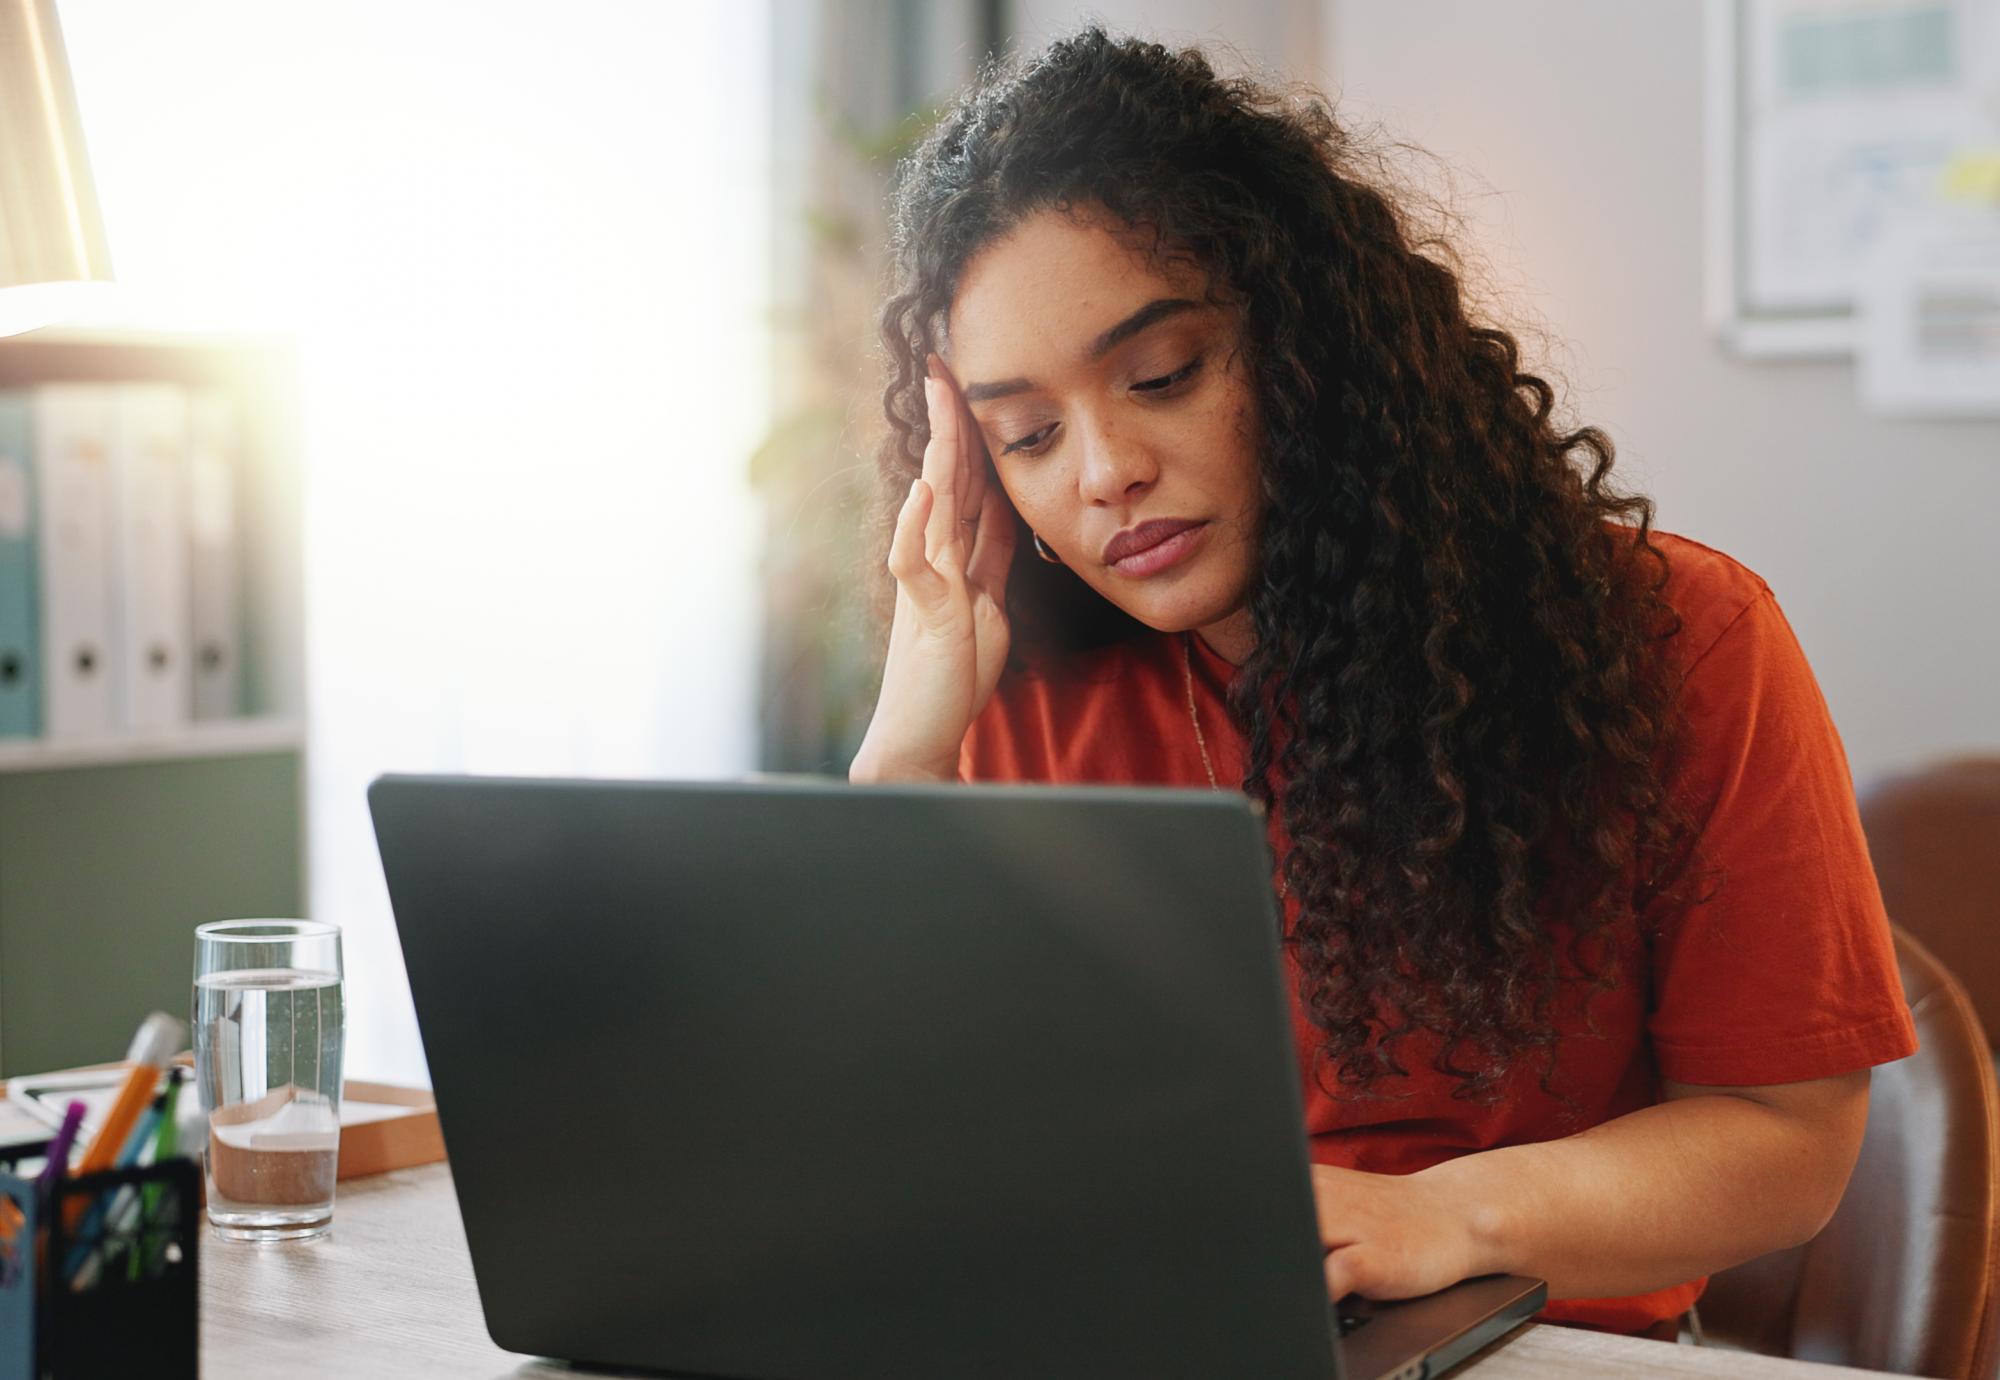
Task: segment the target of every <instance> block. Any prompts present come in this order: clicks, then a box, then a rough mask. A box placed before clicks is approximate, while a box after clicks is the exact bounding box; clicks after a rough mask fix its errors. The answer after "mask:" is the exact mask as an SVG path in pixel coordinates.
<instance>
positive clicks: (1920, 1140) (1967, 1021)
mask: <svg viewBox="0 0 2000 1380" xmlns="http://www.w3.org/2000/svg"><path fill="white" fill-rule="evenodd" d="M1896 960H1897V963H1898V965H1899V966H1900V968H1901V969H1902V975H1903V995H1904V997H1905V999H1907V1000H1908V1002H1909V1003H1910V1012H1911V1014H1912V1015H1913V1016H1914V1017H1915V1018H1916V1025H1917V1039H1918V1041H1919V1043H1920V1045H1921V1048H1920V1049H1919V1050H1918V1051H1917V1053H1915V1054H1913V1055H1911V1056H1910V1057H1909V1058H1907V1059H1902V1060H1898V1061H1897V1062H1896V1063H1893V1064H1884V1065H1882V1066H1881V1067H1880V1068H1877V1069H1876V1070H1875V1073H1874V1078H1873V1079H1872V1081H1871V1083H1870V1087H1869V1099H1868V1132H1867V1135H1866V1137H1865V1139H1864V1140H1863V1141H1862V1145H1861V1157H1860V1159H1859V1160H1858V1161H1857V1162H1856V1164H1855V1166H1854V1177H1853V1178H1852V1179H1850V1180H1849V1181H1848V1185H1847V1195H1846V1197H1844V1198H1843V1199H1841V1203H1840V1207H1839V1209H1838V1210H1837V1211H1836V1212H1835V1213H1834V1216H1833V1220H1832V1221H1831V1222H1829V1223H1828V1224H1827V1226H1826V1230H1824V1231H1822V1232H1821V1233H1820V1234H1819V1235H1818V1236H1816V1237H1814V1238H1813V1239H1812V1240H1811V1241H1809V1242H1807V1243H1806V1244H1805V1245H1803V1246H1799V1247H1797V1248H1795V1249H1793V1250H1789V1251H1779V1252H1777V1253H1776V1254H1773V1255H1767V1256H1764V1257H1762V1258H1760V1259H1757V1260H1753V1261H1750V1262H1749V1263H1748V1264H1745V1265H1741V1266H1738V1267H1737V1268H1735V1269H1733V1270H1725V1271H1723V1272H1722V1273H1720V1274H1718V1275H1716V1276H1715V1278H1714V1279H1712V1280H1711V1281H1710V1282H1709V1286H1708V1292H1707V1293H1705V1294H1704V1295H1703V1296H1702V1299H1701V1303H1700V1305H1699V1307H1698V1309H1697V1312H1698V1314H1699V1318H1700V1325H1701V1329H1702V1332H1703V1333H1704V1334H1705V1336H1706V1338H1707V1340H1708V1341H1710V1342H1718V1341H1719V1342H1722V1343H1725V1344H1728V1345H1731V1346H1740V1347H1743V1348H1745V1349H1747V1350H1750V1351H1757V1352H1762V1353H1764V1354H1766V1355H1774V1356H1791V1357H1796V1358H1798V1359H1800V1360H1808V1361H1827V1362H1833V1363H1836V1364H1839V1365H1847V1366H1862V1367H1866V1368H1869V1369H1873V1370H1888V1371H1896V1372H1900V1373H1902V1374H1905V1375H1931V1376H1951V1377H1960V1378H1961V1380H1991V1377H1993V1376H1994V1375H1995V1374H1996V1373H2000V1094H1996V1089H1995V1083H1994V1078H1993V1064H1992V1057H1991V1052H1990V1050H1989V1048H1988V1046H1987V1043H1986V1033H1985V1030H1984V1029H1983V1028H1982V1027H1981V1025H1980V1024H1979V1018H1978V1016H1977V1015H1976V1014H1974V1012H1973V1009H1972V1004H1971V1002H1970V1001H1969V1000H1968V999H1967V997H1966V994H1965V989H1964V988H1962V987H1961V986H1960V985H1959V984H1958V982H1957V981H1956V980H1955V979H1954V978H1953V977H1952V975H1951V973H1950V972H1948V971H1947V970H1946V969H1945V968H1944V966H1943V965H1942V964H1940V963H1939V962H1938V961H1937V959H1936V958H1934V957H1932V956H1931V954H1930V953H1929V952H1928V951H1927V950H1925V948H1924V947H1923V946H1922V945H1920V944H1918V943H1917V942H1916V941H1915V940H1914V939H1912V938H1911V937H1910V936H1909V935H1908V934H1907V933H1905V932H1904V931H1903V930H1902V929H1901V928H1900V927H1899V928H1897V930H1896Z"/></svg>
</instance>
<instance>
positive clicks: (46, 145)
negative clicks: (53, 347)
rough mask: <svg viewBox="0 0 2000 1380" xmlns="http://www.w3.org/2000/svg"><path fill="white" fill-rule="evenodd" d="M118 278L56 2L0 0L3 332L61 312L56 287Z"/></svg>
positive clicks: (0, 307) (0, 318)
mask: <svg viewBox="0 0 2000 1380" xmlns="http://www.w3.org/2000/svg"><path fill="white" fill-rule="evenodd" d="M110 279H111V253H110V250H109V249H108V248H107V246H106V244H105V240H104V222H103V217H102V216H101V215H100V214H99V212H98V208H97V189H96V187H95V185H94V184H93V183H92V182H91V179H90V160H89V159H88V158H87V157H86V156H85V154H84V148H83V126H82V124H81V123H80V122H79V120H78V119H77V113H76V91H75V88H74V87H73V86H72V85H71V84H70V75H69V59H68V58H67V56H66V55H65V54H64V52H63V42H62V30H61V29H60V28H59V27H58V26H57V24H56V11H55V3H54V0H0V335H10V334H13V333H14V332H16V331H22V330H28V329H30V328H32V327H34V326H39V325H44V324H46V323H47V322H49V321H51V320H53V319H55V318H56V317H57V316H59V315H60V314H61V310H62V309H61V306H60V304H59V289H57V288H56V286H55V285H59V284H72V283H97V282H109V281H110Z"/></svg>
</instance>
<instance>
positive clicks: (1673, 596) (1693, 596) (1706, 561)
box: [1649, 532, 1776, 674]
mask: <svg viewBox="0 0 2000 1380" xmlns="http://www.w3.org/2000/svg"><path fill="white" fill-rule="evenodd" d="M1649 540H1650V541H1651V543H1652V545H1653V547H1654V549H1655V550H1657V551H1658V552H1659V553H1660V554H1661V556H1663V557H1664V558H1665V560H1666V563H1667V579H1666V584H1665V585H1664V586H1663V587H1662V588H1661V590H1660V597H1661V598H1663V599H1664V600H1666V602H1667V605H1668V607H1669V608H1671V609H1672V610H1673V611H1674V615H1675V617H1676V618H1677V620H1678V621H1679V627H1678V629H1677V630H1676V631H1675V633H1674V635H1673V638H1672V646H1673V648H1674V661H1675V662H1676V664H1677V665H1678V666H1679V668H1680V670H1681V672H1682V674H1687V673H1689V672H1691V671H1692V670H1693V669H1694V668H1695V667H1696V666H1698V665H1700V664H1701V662H1702V661H1703V660H1704V659H1705V658H1706V657H1707V656H1708V654H1709V653H1710V652H1712V651H1714V650H1715V648H1716V646H1717V645H1718V644H1719V643H1721V642H1722V641H1723V639H1724V637H1725V636H1726V635H1727V634H1729V632H1730V631H1731V629H1733V628H1736V627H1737V626H1738V625H1739V624H1741V623H1743V622H1745V621H1746V619H1747V620H1750V621H1756V620H1758V619H1759V618H1761V617H1762V616H1763V615H1764V614H1765V613H1766V611H1769V612H1770V613H1775V612H1776V605H1775V603H1774V601H1773V600H1772V596H1771V587H1770V586H1769V585H1767V584H1766V583H1764V579H1763V577H1762V576H1760V575H1759V574H1757V572H1756V571H1754V570H1752V569H1750V568H1749V567H1748V566H1746V565H1744V564H1743V563H1742V562H1741V561H1739V560H1737V559H1736V558H1734V557H1733V556H1729V555H1725V554H1724V553H1723V552H1720V551H1717V550H1716V549H1715V548H1714V547H1712V546H1705V545H1703V544H1702V543H1701V542H1698V541H1695V540H1694V539H1693V538H1691V537H1684V536H1679V535H1677V534H1675V533H1672V532H1654V533H1652V534H1651V535H1650V537H1649Z"/></svg>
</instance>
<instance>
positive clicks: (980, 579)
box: [965, 484, 1016, 605]
mask: <svg viewBox="0 0 2000 1380" xmlns="http://www.w3.org/2000/svg"><path fill="white" fill-rule="evenodd" d="M1015 536H1016V533H1015V531H1014V506H1013V505H1012V504H1011V503H1009V502H1008V501H1007V495H1006V494H1004V493H1002V492H1001V491H1000V487H999V486H998V485H997V484H996V485H994V486H992V487H990V488H988V489H987V490H986V496H985V499H984V500H983V501H982V502H981V503H980V505H979V529H978V535H977V536H976V537H975V538H974V539H973V543H972V556H971V558H970V559H969V560H967V562H966V565H965V578H966V580H967V581H968V582H969V583H971V584H973V585H975V586H977V587H979V588H981V589H984V590H986V591H987V592H988V593H990V594H991V595H992V596H993V598H994V600H995V601H996V602H998V603H1001V604H1002V605H1004V604H1005V602H1006V601H1005V595H1006V590H1007V572H1008V571H1009V570H1010V569H1011V568H1012V567H1013V564H1014V542H1015Z"/></svg>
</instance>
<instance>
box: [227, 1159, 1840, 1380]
mask: <svg viewBox="0 0 2000 1380" xmlns="http://www.w3.org/2000/svg"><path fill="white" fill-rule="evenodd" d="M201 1270H202V1290H201V1292H202V1320H201V1321H202V1326H201V1332H202V1374H203V1375H204V1376H207V1377H208V1378H209V1380H237V1378H238V1377H242V1378H243V1380H250V1377H256V1380H264V1378H265V1377H270V1376H283V1377H286V1380H319V1377H327V1378H328V1380H331V1378H332V1377H336V1376H337V1377H341V1380H347V1377H351V1376H357V1375H366V1376H370V1377H373V1378H374V1380H400V1378H401V1377H409V1378H410V1380H444V1377H455V1376H478V1377H482V1380H498V1378H499V1377H502V1376H521V1375H528V1376H535V1375H540V1376H555V1375H570V1376H574V1375H576V1374H578V1373H579V1372H576V1371H572V1370H570V1369H568V1368H567V1367H564V1366H560V1365H551V1364H547V1363H543V1362H537V1361H534V1360H530V1359H529V1358H527V1357H523V1356H517V1355H515V1354H513V1353H512V1352H507V1351H502V1350H501V1349H500V1348H499V1347H497V1346H495V1345H493V1343H492V1342H491V1341H490V1340H488V1338H487V1336H486V1327H485V1324H484V1323H483V1322H482V1321H481V1319H480V1314H479V1296H478V1293H477V1292H476V1291H475V1289H474V1287H473V1283H472V1262H471V1259H470V1257H468V1255H467V1254H466V1249H465V1232H464V1229H463V1228H462V1227H461V1226H460V1224H459V1217H458V1200H457V1199H456V1198H455V1197H454V1196H453V1194H452V1190H451V1171H450V1170H449V1169H448V1168H447V1167H446V1166H444V1165H441V1164H435V1165H427V1166H425V1167H424V1168H421V1169H406V1170H399V1171H397V1172H396V1173H393V1174H382V1175H377V1176H376V1177H374V1178H369V1179H357V1180H353V1181H350V1182H348V1183H344V1184H342V1185H341V1186H340V1196H339V1199H338V1202H337V1203H336V1206H335V1208H334V1214H333V1231H332V1234H331V1235H329V1236H327V1237H325V1238H322V1239H321V1240H318V1241H314V1242H309V1243H303V1244H297V1245H289V1246H246V1245H239V1244H236V1243H234V1242H226V1241H218V1240H216V1239H215V1238H213V1237H208V1238H206V1239H205V1240H204V1241H203V1243H202V1256H201ZM593 1373H599V1374H601V1373H602V1372H593ZM1877 1374H1879V1372H1875V1371H1859V1370H1847V1369H1844V1368H1840V1367H1834V1366H1815V1365H1807V1364H1804V1363H1802V1362H1798V1361H1773V1360H1768V1359H1766V1358H1763V1357H1755V1356H1746V1355H1744V1354H1742V1353H1740V1352H1730V1351H1703V1350H1698V1349H1696V1348H1694V1347H1687V1346H1669V1345H1667V1344H1666V1343H1664V1342H1643V1341H1636V1340H1634V1339H1632V1338H1629V1337H1610V1336H1605V1335H1602V1334H1599V1333H1592V1332H1580V1331H1576V1330H1574V1329H1571V1328H1564V1327H1528V1328H1525V1329H1523V1330H1521V1331H1519V1332H1516V1333H1515V1334H1513V1335H1512V1336H1511V1337H1508V1338H1505V1339H1503V1340H1501V1341H1499V1342H1496V1343H1495V1344H1494V1345H1493V1346H1491V1347H1489V1348H1488V1349H1487V1350H1486V1351H1485V1352H1484V1353H1483V1354H1482V1355H1480V1356H1479V1357H1477V1358H1475V1359H1474V1360H1473V1361H1472V1362H1471V1363H1470V1364H1468V1365H1466V1366H1465V1367H1464V1368H1462V1369H1460V1370H1458V1371H1455V1372H1453V1378H1452V1380H1460V1377H1463V1378H1464V1380H1565V1377H1572V1376H1573V1377H1576V1378H1577V1380H1584V1378H1585V1377H1590V1378H1591V1380H1638V1378H1639V1377H1642V1376H1643V1377H1652V1376H1664V1377H1686V1378H1687V1380H1695V1377H1705V1376H1730V1377H1741V1380H1785V1377H1790V1378H1791V1380H1833V1377H1837V1376H1843V1375H1846V1376H1861V1375H1877Z"/></svg>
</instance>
